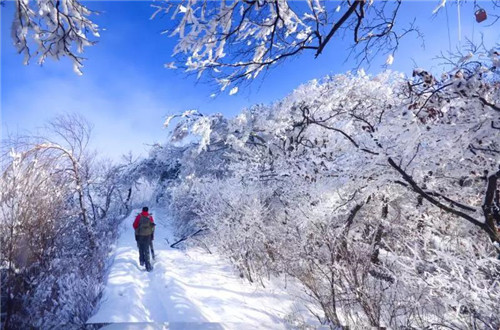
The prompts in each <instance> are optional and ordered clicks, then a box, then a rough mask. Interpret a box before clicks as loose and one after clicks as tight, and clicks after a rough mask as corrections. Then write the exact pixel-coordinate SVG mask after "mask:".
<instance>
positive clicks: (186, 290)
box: [87, 210, 313, 329]
mask: <svg viewBox="0 0 500 330" xmlns="http://www.w3.org/2000/svg"><path fill="white" fill-rule="evenodd" d="M137 213H138V211H136V212H133V213H132V215H131V216H130V217H129V218H127V219H125V220H124V221H123V223H122V224H121V228H120V237H119V239H118V241H117V245H116V247H115V249H114V262H113V264H112V266H111V269H110V272H109V275H108V279H107V284H106V288H105V289H104V292H103V297H102V299H101V302H100V303H99V304H98V307H97V309H96V311H95V314H94V315H93V316H92V317H91V318H90V319H89V320H88V321H87V323H101V324H102V323H111V324H110V325H108V326H106V327H105V328H106V329H124V328H127V329H147V328H150V329H157V328H159V329H161V328H164V327H166V326H168V327H169V329H185V328H187V329H193V328H196V329H256V328H266V329H283V328H287V327H288V326H289V324H288V325H287V322H285V321H284V319H285V318H288V317H289V316H290V315H296V314H297V313H299V314H303V312H300V311H303V307H302V305H301V304H300V303H298V302H297V298H296V297H294V296H292V295H291V294H289V293H287V292H286V291H285V290H284V289H281V288H278V287H276V286H275V285H274V286H273V285H267V286H266V288H263V287H262V286H257V285H252V284H250V283H248V282H247V281H245V280H243V279H241V278H240V277H239V276H238V275H237V274H236V273H235V272H234V270H233V268H232V267H231V266H230V265H229V264H228V263H227V262H225V261H224V260H223V259H222V258H220V257H219V256H217V255H213V254H209V253H207V252H206V251H203V250H201V249H197V248H188V249H187V250H178V249H172V248H170V244H171V243H173V242H174V238H173V236H172V231H171V228H170V226H169V221H168V220H169V217H168V216H167V214H165V212H163V211H162V210H153V212H152V213H153V216H154V217H155V221H156V223H157V227H156V232H155V240H154V248H155V252H156V255H157V257H156V261H155V262H154V270H153V271H152V272H150V273H148V272H146V271H145V270H144V267H140V266H139V253H138V250H137V246H136V242H135V238H134V231H133V228H132V222H133V219H134V217H135V215H136V214H137ZM168 242H170V244H169V243H168ZM309 321H313V320H309Z"/></svg>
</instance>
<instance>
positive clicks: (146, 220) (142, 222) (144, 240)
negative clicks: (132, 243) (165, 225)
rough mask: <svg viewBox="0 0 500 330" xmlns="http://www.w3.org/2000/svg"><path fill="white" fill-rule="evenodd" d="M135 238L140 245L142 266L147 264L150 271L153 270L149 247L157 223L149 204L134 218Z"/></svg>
mask: <svg viewBox="0 0 500 330" xmlns="http://www.w3.org/2000/svg"><path fill="white" fill-rule="evenodd" d="M133 226H134V229H135V239H136V240H137V246H138V247H139V263H140V264H141V266H146V270H147V271H148V272H150V271H152V270H153V266H152V265H151V262H150V260H149V248H150V246H151V238H152V234H153V231H154V227H155V223H154V220H153V215H151V214H149V209H148V207H147V206H145V207H143V208H142V212H141V213H139V214H138V215H137V216H136V217H135V220H134V224H133Z"/></svg>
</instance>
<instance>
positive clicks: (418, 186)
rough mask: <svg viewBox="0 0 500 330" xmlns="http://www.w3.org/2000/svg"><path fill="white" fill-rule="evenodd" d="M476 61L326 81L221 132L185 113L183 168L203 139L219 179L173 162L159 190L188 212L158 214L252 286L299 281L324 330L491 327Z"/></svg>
mask: <svg viewBox="0 0 500 330" xmlns="http://www.w3.org/2000/svg"><path fill="white" fill-rule="evenodd" d="M488 56H489V59H490V60H489V61H484V60H485V58H484V57H482V58H481V57H479V58H476V57H474V58H469V60H470V61H466V62H461V63H458V65H457V67H456V69H455V70H453V71H452V72H450V74H449V75H445V76H443V77H442V78H436V77H433V76H432V75H430V74H429V73H427V72H425V71H424V70H422V69H417V70H415V72H414V77H411V78H406V77H404V76H402V75H399V74H395V73H382V74H380V75H377V76H375V77H371V76H368V75H366V74H364V73H363V72H360V73H358V74H357V75H352V74H347V75H337V76H333V77H327V78H325V79H324V80H322V81H313V82H311V83H308V84H306V85H303V86H301V87H299V88H298V89H297V90H295V91H294V92H293V93H292V94H291V95H290V96H289V97H287V98H285V99H283V100H281V101H279V102H276V103H275V104H272V105H269V106H256V107H254V108H251V109H249V110H246V111H244V112H242V113H241V114H240V115H239V116H237V117H236V118H235V119H232V120H227V121H226V122H225V124H224V126H223V127H221V126H217V125H216V123H219V122H220V120H219V119H217V118H218V115H215V116H211V117H210V116H208V117H207V116H201V115H199V114H198V113H196V112H192V111H188V112H186V113H185V114H183V115H182V116H180V118H179V119H180V121H179V123H177V125H176V126H175V127H174V130H173V136H174V137H175V138H178V137H182V136H186V135H187V136H190V135H189V134H190V133H192V134H195V135H198V136H199V138H197V139H195V138H193V137H189V138H188V141H190V142H191V144H190V145H188V146H190V147H189V148H190V149H191V151H190V152H191V156H190V158H184V159H183V161H190V162H193V163H194V164H196V163H197V162H198V161H200V160H201V159H202V157H207V155H208V156H209V154H208V153H205V154H203V152H206V151H208V150H211V143H212V142H214V143H217V144H216V145H215V146H214V149H216V150H221V149H222V151H223V155H222V157H223V158H224V159H226V163H221V162H219V164H220V166H221V169H224V171H223V172H225V175H223V176H219V177H217V176H216V175H213V173H210V172H202V171H198V172H196V171H194V170H193V168H194V167H193V165H186V164H183V163H182V162H181V164H182V166H183V168H184V169H186V170H187V171H186V172H185V173H184V176H181V180H180V181H178V182H177V184H176V186H174V187H170V190H171V191H172V196H174V197H175V199H176V200H177V201H183V202H184V203H171V204H170V205H171V206H172V207H174V208H176V207H180V208H182V209H189V210H191V213H192V214H191V219H189V218H187V217H186V218H184V219H183V221H189V220H190V221H192V224H194V226H195V227H196V228H198V229H199V228H200V227H201V228H205V229H206V230H205V231H204V233H205V237H206V241H205V243H206V244H207V245H210V244H215V245H216V246H217V247H218V248H219V251H224V252H225V253H226V254H227V255H228V257H229V258H230V259H231V260H232V261H233V262H234V264H235V265H236V266H237V267H238V269H240V271H241V273H242V275H243V276H245V277H247V278H248V279H249V280H251V281H253V282H257V281H260V280H261V279H263V278H266V277H267V276H270V275H280V276H283V275H285V274H286V276H290V277H292V278H294V279H296V280H297V281H299V282H300V283H301V284H302V285H303V287H304V289H305V294H306V295H307V296H308V297H309V298H308V299H309V300H310V301H311V302H314V303H315V304H316V306H318V308H319V309H320V310H321V313H316V312H315V313H316V314H317V316H318V319H319V320H320V321H321V322H322V323H326V324H329V325H331V326H332V327H335V326H337V325H349V326H359V327H361V326H374V327H381V326H387V327H391V328H399V327H417V328H422V327H426V326H438V325H441V326H447V327H452V328H464V327H471V328H473V327H476V328H491V329H494V328H495V327H498V325H499V319H498V316H497V312H496V310H497V309H498V307H499V304H500V301H499V300H498V296H499V289H500V288H499V286H498V285H499V283H498V275H499V270H500V268H499V267H500V264H499V262H498V259H497V257H498V248H499V245H498V243H499V232H498V226H499V223H500V218H499V216H498V214H499V213H498V210H499V209H500V205H499V204H498V190H499V183H498V182H499V181H498V174H499V172H498V171H499V164H500V159H499V157H498V155H499V153H498V152H499V145H498V141H500V130H499V129H498V127H499V120H500V115H499V110H498V109H499V107H498V104H499V102H500V98H499V86H498V81H499V80H498V74H497V72H496V69H495V67H496V64H497V63H498V60H499V57H498V53H495V51H492V52H490V53H489V55H488ZM481 61H483V62H481ZM171 120H172V119H169V120H167V123H168V124H170V123H171ZM212 134H213V135H212ZM186 153H187V152H185V154H186ZM196 155H200V157H201V158H198V157H197V156H196ZM218 157H219V156H217V157H215V158H214V160H216V159H218Z"/></svg>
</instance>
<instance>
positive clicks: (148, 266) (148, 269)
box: [146, 262, 153, 272]
mask: <svg viewBox="0 0 500 330" xmlns="http://www.w3.org/2000/svg"><path fill="white" fill-rule="evenodd" d="M146 270H147V271H148V272H150V271H152V270H153V266H152V265H151V263H149V262H147V263H146Z"/></svg>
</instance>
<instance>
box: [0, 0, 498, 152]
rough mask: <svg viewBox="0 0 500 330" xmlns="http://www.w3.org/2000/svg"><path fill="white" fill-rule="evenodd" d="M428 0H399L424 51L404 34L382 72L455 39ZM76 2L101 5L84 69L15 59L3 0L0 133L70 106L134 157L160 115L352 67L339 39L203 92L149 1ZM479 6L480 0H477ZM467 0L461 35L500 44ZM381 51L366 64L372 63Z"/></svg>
mask: <svg viewBox="0 0 500 330" xmlns="http://www.w3.org/2000/svg"><path fill="white" fill-rule="evenodd" d="M439 2H440V1H438V0H428V1H408V2H406V1H405V2H404V4H403V6H402V11H401V15H400V16H399V18H398V19H399V20H401V21H409V20H411V19H413V17H417V22H416V23H417V25H419V26H420V28H421V31H422V33H423V34H424V36H425V46H426V47H425V49H422V48H421V47H420V43H421V42H420V41H417V40H416V39H415V37H414V36H409V37H407V38H406V39H404V40H403V41H402V43H401V46H400V51H399V52H398V53H397V54H396V56H395V60H394V64H393V65H392V67H391V69H393V70H398V71H401V72H404V73H407V74H410V73H411V71H412V68H413V67H414V66H415V65H417V66H419V67H426V68H433V69H434V70H438V62H439V61H433V60H432V59H433V58H434V57H436V56H437V55H439V52H440V51H441V50H443V51H446V50H448V48H449V42H448V40H449V38H448V26H449V31H450V39H451V46H452V49H454V48H455V47H456V46H457V45H458V32H457V28H458V23H457V7H456V6H449V7H448V18H449V22H450V24H449V25H447V24H446V17H445V12H444V11H443V12H441V14H440V15H439V16H438V17H433V16H432V10H433V9H434V8H435V7H436V6H437V5H438V4H439ZM85 4H86V5H87V6H88V7H89V8H91V9H94V10H98V11H100V12H101V14H100V15H99V16H96V17H95V19H94V20H95V22H96V23H98V24H99V26H100V28H101V29H103V28H104V29H105V30H102V31H101V38H99V43H98V44H97V45H95V46H92V47H88V48H87V49H86V52H85V54H84V56H85V57H87V58H88V60H87V61H86V62H85V66H84V68H83V71H84V75H83V76H77V75H76V74H74V73H73V70H72V66H71V63H70V62H69V61H68V60H67V59H63V60H61V61H59V62H56V61H53V60H50V59H49V60H47V62H46V64H44V65H43V66H42V67H40V66H38V65H37V64H36V63H35V62H36V61H33V63H31V64H30V65H28V66H24V65H23V64H22V61H23V58H22V56H21V55H18V54H16V51H15V49H14V47H13V46H12V41H11V39H10V25H11V22H12V16H13V9H14V3H13V2H12V1H7V3H6V6H5V7H4V8H2V9H1V70H2V72H1V112H0V114H1V117H0V119H1V129H2V137H5V135H6V134H7V133H8V132H10V133H25V132H26V131H34V130H35V129H36V128H37V127H40V126H42V125H43V124H44V123H45V122H46V121H47V120H49V119H50V118H52V117H54V116H55V115H57V114H58V113H61V112H67V111H70V112H77V113H81V114H82V115H84V116H85V117H86V118H87V119H88V120H89V121H90V122H92V123H93V124H94V132H93V133H94V135H93V144H92V146H93V147H94V148H96V149H97V150H98V151H99V152H100V153H101V154H103V155H104V156H105V157H109V158H111V159H119V158H120V155H122V154H125V153H127V152H128V151H129V150H131V151H132V152H133V154H134V155H146V154H147V150H148V148H149V147H148V145H150V144H153V143H155V142H164V141H165V140H166V138H167V131H166V130H165V129H163V127H162V123H163V121H164V119H165V117H166V116H168V115H169V114H174V113H179V112H182V111H184V110H187V109H198V110H199V111H201V112H203V113H207V114H208V113H214V112H221V113H223V114H225V115H227V116H233V115H235V114H237V113H238V112H239V111H241V110H242V109H243V108H245V107H249V106H251V105H253V104H256V103H269V102H272V101H275V100H278V99H280V98H282V97H284V96H286V95H287V94H289V93H290V92H291V91H292V90H293V89H294V88H295V87H297V86H298V85H300V84H302V83H305V82H307V81H309V80H311V79H314V78H321V77H323V76H325V75H327V74H335V73H342V72H346V71H348V70H350V69H353V68H354V66H355V63H354V62H353V61H348V62H345V61H344V59H345V57H346V55H347V53H348V50H346V47H347V43H345V42H340V43H337V41H335V43H331V44H330V45H329V46H327V48H326V49H325V52H324V53H323V54H322V55H321V56H320V57H319V58H317V59H315V58H314V56H313V53H311V52H309V53H307V52H306V53H304V54H303V55H301V56H300V57H298V58H295V59H293V60H290V61H287V62H284V63H283V64H281V65H280V66H278V67H276V68H275V69H273V70H271V71H269V72H268V73H267V74H266V75H265V76H263V77H262V78H264V79H262V78H261V79H258V80H256V81H254V82H253V83H252V84H251V85H250V86H248V87H245V88H244V89H240V92H239V93H238V94H236V95H232V96H229V95H227V93H226V94H222V95H220V96H218V97H217V98H215V99H213V98H210V94H211V93H212V92H213V91H214V86H213V85H208V84H203V83H198V82H197V81H196V78H195V77H193V76H186V75H184V74H183V73H181V72H178V71H173V70H167V69H164V68H163V64H164V63H167V62H170V61H172V59H171V55H170V54H171V50H172V48H173V46H174V44H175V40H174V39H171V38H167V37H166V36H165V35H161V34H160V32H161V31H162V30H163V29H164V28H165V27H167V26H168V23H169V21H168V20H167V19H166V18H165V19H155V20H150V19H149V17H150V16H151V14H152V13H153V11H154V10H153V9H152V8H151V7H150V4H151V2H149V1H135V2H134V1H112V2H104V1H99V2H97V1H91V2H85ZM479 4H480V5H482V6H484V7H485V8H486V9H488V8H489V3H488V2H479ZM473 14H474V8H473V6H472V2H469V3H468V4H466V5H464V6H463V7H462V8H461V27H462V41H464V40H465V37H469V38H472V36H473V34H472V33H473V32H474V38H475V40H478V39H479V37H480V33H484V35H485V39H486V40H487V44H488V45H490V46H494V44H495V43H498V42H500V38H499V33H498V32H495V30H498V25H497V26H496V27H493V28H487V27H486V26H485V25H484V24H482V25H479V24H477V23H475V21H474V16H473ZM383 62H385V56H384V57H383V58H380V59H379V60H378V63H374V64H372V65H371V67H370V68H368V69H366V71H369V72H372V73H376V72H378V71H380V70H382V68H381V66H380V63H383Z"/></svg>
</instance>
